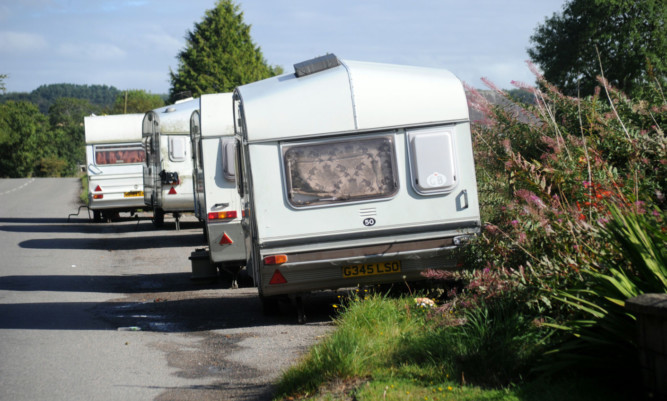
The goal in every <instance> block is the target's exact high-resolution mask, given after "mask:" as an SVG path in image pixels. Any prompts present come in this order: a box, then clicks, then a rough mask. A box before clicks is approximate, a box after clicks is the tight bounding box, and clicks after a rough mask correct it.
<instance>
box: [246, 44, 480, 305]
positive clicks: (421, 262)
mask: <svg viewBox="0 0 667 401" xmlns="http://www.w3.org/2000/svg"><path fill="white" fill-rule="evenodd" d="M234 102H235V103H234V110H235V119H234V122H235V124H236V126H235V129H236V138H237V149H238V154H237V159H238V160H239V162H240V163H239V168H238V171H237V182H238V185H239V192H240V194H241V196H242V206H243V209H244V213H243V226H244V230H245V234H246V241H247V243H246V249H247V265H248V270H249V273H250V274H251V275H252V276H253V279H254V281H255V284H256V285H257V287H258V290H259V294H260V297H261V298H262V300H263V305H264V306H265V308H266V309H267V310H270V309H272V308H273V307H274V306H275V302H274V301H273V300H272V299H271V298H272V297H273V296H276V295H292V296H296V297H297V301H299V299H300V298H299V295H300V294H305V293H308V292H312V291H316V290H324V289H336V288H344V287H353V286H356V285H369V284H377V283H392V282H402V281H403V280H412V279H418V278H420V273H421V272H422V271H424V270H425V269H427V268H438V269H452V268H455V267H456V263H457V260H456V258H455V256H454V254H453V251H454V250H455V249H456V248H457V247H458V246H461V245H463V244H465V243H466V242H467V240H468V239H469V238H470V237H471V236H473V235H475V234H477V233H479V230H480V215H479V207H478V198H477V182H476V178H475V168H474V162H473V152H472V142H471V134H470V121H469V115H468V106H467V101H466V97H465V93H464V90H463V86H462V84H461V82H460V81H459V80H458V79H457V78H456V77H455V76H454V75H453V74H451V73H450V72H448V71H446V70H441V69H432V68H420V67H408V66H398V65H388V64H377V63H366V62H355V61H343V60H339V59H338V58H337V57H336V56H334V55H328V56H323V57H319V58H316V59H313V60H310V61H306V62H303V63H299V64H296V65H295V72H294V73H292V74H284V75H282V76H278V77H273V78H269V79H265V80H262V81H259V82H255V83H251V84H247V85H243V86H240V87H238V88H237V89H236V90H235V93H234ZM297 304H299V302H297ZM300 317H301V316H300Z"/></svg>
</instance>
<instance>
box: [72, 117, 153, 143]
mask: <svg viewBox="0 0 667 401" xmlns="http://www.w3.org/2000/svg"><path fill="white" fill-rule="evenodd" d="M143 118H144V115H143V114H114V115H109V116H95V115H93V116H86V117H84V119H83V124H84V127H85V131H86V144H95V143H123V142H126V143H127V142H141V121H142V120H143Z"/></svg>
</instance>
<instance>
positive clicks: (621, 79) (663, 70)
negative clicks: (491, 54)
mask: <svg viewBox="0 0 667 401" xmlns="http://www.w3.org/2000/svg"><path fill="white" fill-rule="evenodd" d="M666 17H667V6H666V5H665V0H592V1H591V0H570V1H568V2H567V3H566V4H565V5H564V6H563V12H562V13H561V14H557V13H554V14H553V16H552V17H551V18H547V19H546V20H545V22H544V23H543V24H541V25H538V27H537V28H536V30H535V33H534V34H533V36H531V38H530V40H531V43H532V44H533V46H532V47H531V48H530V49H528V55H529V56H530V58H531V60H532V61H533V62H535V63H536V64H537V65H539V66H540V67H541V68H542V70H543V71H544V77H545V78H546V79H547V80H548V81H549V82H552V83H554V84H556V85H557V86H559V87H560V88H561V89H562V90H563V91H564V92H565V93H567V94H571V95H576V94H577V88H578V86H579V87H580V89H581V93H582V94H591V93H592V92H593V90H594V88H595V86H596V77H597V76H599V75H601V72H603V73H604V76H605V78H607V79H608V80H609V81H610V82H611V84H612V85H614V86H616V87H618V88H620V89H622V90H624V91H627V92H632V91H633V90H634V89H635V88H637V87H638V86H640V85H641V84H643V83H645V82H647V81H654V80H655V79H656V78H657V79H659V80H664V78H665V76H667V25H666V24H665V20H666V19H667V18H666ZM596 48H597V51H598V52H599V55H600V60H601V64H602V67H603V70H602V71H601V70H600V60H598V55H597V52H596Z"/></svg>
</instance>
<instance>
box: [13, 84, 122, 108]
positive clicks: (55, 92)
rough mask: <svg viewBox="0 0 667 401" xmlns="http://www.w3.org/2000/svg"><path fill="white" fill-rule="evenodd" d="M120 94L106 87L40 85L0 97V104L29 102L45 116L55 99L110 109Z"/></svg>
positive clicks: (116, 90) (114, 89)
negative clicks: (66, 98)
mask: <svg viewBox="0 0 667 401" xmlns="http://www.w3.org/2000/svg"><path fill="white" fill-rule="evenodd" d="M120 93H121V91H120V90H118V89H116V88H115V87H113V86H107V85H76V84H50V85H42V86H40V87H39V88H37V89H35V90H34V91H32V92H30V93H28V92H10V93H7V94H4V95H0V103H5V102H6V101H8V100H14V101H21V100H24V101H29V102H32V103H34V104H35V105H37V107H39V110H40V111H41V112H42V113H44V114H47V113H48V111H49V107H51V105H52V104H53V102H55V100H56V99H58V98H61V97H71V98H75V99H85V100H88V101H89V102H90V103H91V104H93V105H95V106H99V107H100V108H104V109H111V106H113V103H114V101H115V100H116V97H118V95H119V94H120Z"/></svg>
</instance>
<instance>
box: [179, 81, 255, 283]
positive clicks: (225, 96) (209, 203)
mask: <svg viewBox="0 0 667 401" xmlns="http://www.w3.org/2000/svg"><path fill="white" fill-rule="evenodd" d="M198 100H199V102H200V103H199V109H198V110H195V111H193V112H192V116H191V118H190V136H191V137H190V139H191V142H192V156H193V157H192V162H193V167H192V168H193V175H192V176H193V186H194V200H195V205H194V210H195V216H197V218H198V219H199V220H200V221H202V222H203V224H204V233H205V234H206V239H207V242H208V251H207V252H203V255H202V257H203V258H207V259H206V260H208V262H209V266H210V267H209V268H203V269H201V270H202V272H195V271H194V270H195V268H194V262H195V261H194V259H193V258H196V257H198V256H199V254H200V253H201V252H194V253H193V255H192V256H191V259H193V274H194V275H196V276H198V277H200V278H203V277H205V274H208V275H213V274H216V272H217V269H221V270H223V269H224V270H226V271H228V272H229V273H231V274H232V275H233V280H234V282H236V276H237V273H238V272H239V271H240V270H241V268H242V267H243V266H245V242H244V238H243V229H242V228H241V199H240V197H239V194H238V192H237V191H236V182H235V178H236V165H235V151H234V149H235V142H234V120H233V113H232V94H231V93H219V94H209V95H202V96H201V97H200V98H199V99H198Z"/></svg>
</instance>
